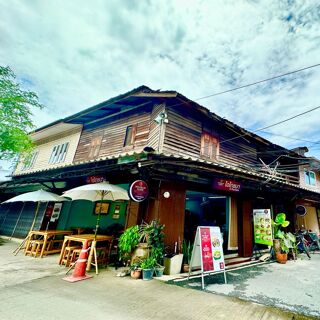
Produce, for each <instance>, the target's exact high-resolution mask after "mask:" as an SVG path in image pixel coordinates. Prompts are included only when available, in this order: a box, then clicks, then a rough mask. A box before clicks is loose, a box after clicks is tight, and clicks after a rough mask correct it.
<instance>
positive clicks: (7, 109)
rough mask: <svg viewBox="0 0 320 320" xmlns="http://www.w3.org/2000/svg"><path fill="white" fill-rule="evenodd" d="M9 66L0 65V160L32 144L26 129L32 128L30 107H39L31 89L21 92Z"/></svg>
mask: <svg viewBox="0 0 320 320" xmlns="http://www.w3.org/2000/svg"><path fill="white" fill-rule="evenodd" d="M15 78H16V77H15V75H14V73H13V71H12V70H11V69H10V68H9V67H2V66H0V160H4V159H5V160H8V159H12V158H14V157H16V156H17V154H19V153H28V152H30V151H31V150H32V148H33V144H32V141H31V139H30V138H29V136H28V132H29V131H30V130H31V129H32V128H34V125H33V123H32V120H31V116H32V112H31V108H32V107H36V108H42V107H43V106H42V105H41V104H40V103H39V102H38V97H37V95H36V94H35V93H34V92H31V91H24V90H22V89H21V88H20V85H19V83H17V82H16V80H15Z"/></svg>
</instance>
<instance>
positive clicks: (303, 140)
mask: <svg viewBox="0 0 320 320" xmlns="http://www.w3.org/2000/svg"><path fill="white" fill-rule="evenodd" d="M260 132H261V133H265V134H270V135H273V136H277V137H282V138H286V139H291V140H297V141H302V142H308V143H312V144H320V142H319V141H317V142H314V141H310V140H305V139H299V138H294V137H289V136H284V135H282V134H278V133H273V132H270V131H260Z"/></svg>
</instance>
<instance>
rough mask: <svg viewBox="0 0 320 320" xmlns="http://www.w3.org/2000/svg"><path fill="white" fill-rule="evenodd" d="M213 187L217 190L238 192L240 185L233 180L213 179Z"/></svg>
mask: <svg viewBox="0 0 320 320" xmlns="http://www.w3.org/2000/svg"><path fill="white" fill-rule="evenodd" d="M213 187H214V188H215V189H217V190H223V191H229V192H240V191H241V184H240V183H239V182H237V181H235V180H230V179H214V180H213Z"/></svg>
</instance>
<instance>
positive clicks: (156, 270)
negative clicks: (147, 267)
mask: <svg viewBox="0 0 320 320" xmlns="http://www.w3.org/2000/svg"><path fill="white" fill-rule="evenodd" d="M163 271H164V267H156V268H154V273H155V276H156V277H162V276H163Z"/></svg>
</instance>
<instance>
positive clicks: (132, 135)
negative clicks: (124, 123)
mask: <svg viewBox="0 0 320 320" xmlns="http://www.w3.org/2000/svg"><path fill="white" fill-rule="evenodd" d="M136 133H137V125H133V126H128V127H127V130H126V136H125V138H124V143H123V146H124V147H127V146H132V145H133V144H134V142H135V139H136Z"/></svg>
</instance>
